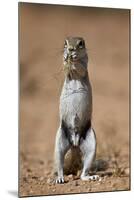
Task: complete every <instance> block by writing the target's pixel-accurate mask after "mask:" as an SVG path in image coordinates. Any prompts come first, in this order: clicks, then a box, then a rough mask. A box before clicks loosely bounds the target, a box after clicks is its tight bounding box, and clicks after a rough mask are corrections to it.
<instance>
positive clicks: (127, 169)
mask: <svg viewBox="0 0 134 200" xmlns="http://www.w3.org/2000/svg"><path fill="white" fill-rule="evenodd" d="M124 172H125V174H126V175H127V176H129V168H126V169H125V170H124Z"/></svg>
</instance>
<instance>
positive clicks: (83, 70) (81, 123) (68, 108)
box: [55, 37, 98, 183]
mask: <svg viewBox="0 0 134 200" xmlns="http://www.w3.org/2000/svg"><path fill="white" fill-rule="evenodd" d="M63 63H64V72H65V81H64V85H63V89H62V93H61V97H60V126H59V129H58V131H57V135H56V142H55V171H56V172H57V178H56V183H64V173H63V171H64V172H65V168H66V164H65V162H64V161H65V160H66V157H67V154H68V152H69V151H70V154H71V160H70V170H71V167H73V165H75V166H76V165H78V166H81V168H82V173H81V176H80V178H81V179H82V180H97V179H98V175H93V176H90V175H89V174H88V173H89V170H90V169H91V166H92V163H93V160H94V158H95V153H96V137H95V132H94V130H93V129H92V127H91V118H92V89H91V85H90V82H89V77H88V71H87V64H88V55H87V52H86V47H85V41H84V39H83V38H81V37H68V38H66V40H65V43H64V56H63ZM80 158H82V165H81V164H80ZM75 170H76V169H75Z"/></svg>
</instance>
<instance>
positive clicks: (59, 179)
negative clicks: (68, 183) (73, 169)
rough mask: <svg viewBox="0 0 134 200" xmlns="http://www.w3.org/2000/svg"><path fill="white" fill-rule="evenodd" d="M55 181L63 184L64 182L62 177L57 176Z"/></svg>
mask: <svg viewBox="0 0 134 200" xmlns="http://www.w3.org/2000/svg"><path fill="white" fill-rule="evenodd" d="M55 182H56V184H63V183H64V178H63V177H58V178H57V179H56V181H55Z"/></svg>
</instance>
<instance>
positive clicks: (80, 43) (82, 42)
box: [78, 40, 85, 49]
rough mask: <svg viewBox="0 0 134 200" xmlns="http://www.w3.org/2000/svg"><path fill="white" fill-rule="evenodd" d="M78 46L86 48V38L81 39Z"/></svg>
mask: <svg viewBox="0 0 134 200" xmlns="http://www.w3.org/2000/svg"><path fill="white" fill-rule="evenodd" d="M78 47H79V48H80V49H82V48H85V41H84V40H80V41H79V43H78Z"/></svg>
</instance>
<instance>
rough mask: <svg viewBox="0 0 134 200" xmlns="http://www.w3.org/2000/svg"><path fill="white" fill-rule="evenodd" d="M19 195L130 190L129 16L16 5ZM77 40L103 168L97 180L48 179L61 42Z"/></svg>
mask: <svg viewBox="0 0 134 200" xmlns="http://www.w3.org/2000/svg"><path fill="white" fill-rule="evenodd" d="M19 12H20V134H19V140H20V148H19V154H20V161H19V174H20V176H19V195H20V196H34V195H54V194H68V193H69V194H70V193H85V192H101V191H115V190H116V191H117V190H129V189H130V170H129V167H130V165H129V161H130V159H129V158H130V155H129V147H130V146H129V142H130V141H129V136H130V130H129V120H130V119H129V12H128V10H112V9H97V8H80V7H77V8H76V7H66V8H65V7H58V6H57V7H51V6H49V5H48V6H41V5H36V6H35V5H31V4H20V8H19ZM68 35H74V36H76V35H78V36H82V37H84V38H85V40H86V44H87V49H88V54H89V68H88V70H89V76H90V80H91V83H92V87H93V122H92V123H93V127H94V129H95V130H96V135H97V143H98V146H97V159H102V160H106V161H107V163H108V167H107V169H105V170H102V171H97V172H96V173H97V174H100V176H101V177H102V180H101V181H96V182H83V181H81V180H80V179H79V176H74V175H68V176H65V180H66V183H65V184H62V185H55V184H54V183H53V182H52V181H51V180H52V178H53V177H52V168H53V152H54V142H55V135H56V131H57V128H58V124H59V113H58V106H59V96H60V90H61V87H62V84H63V80H64V74H63V72H62V51H63V41H64V38H65V37H66V36H68Z"/></svg>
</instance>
